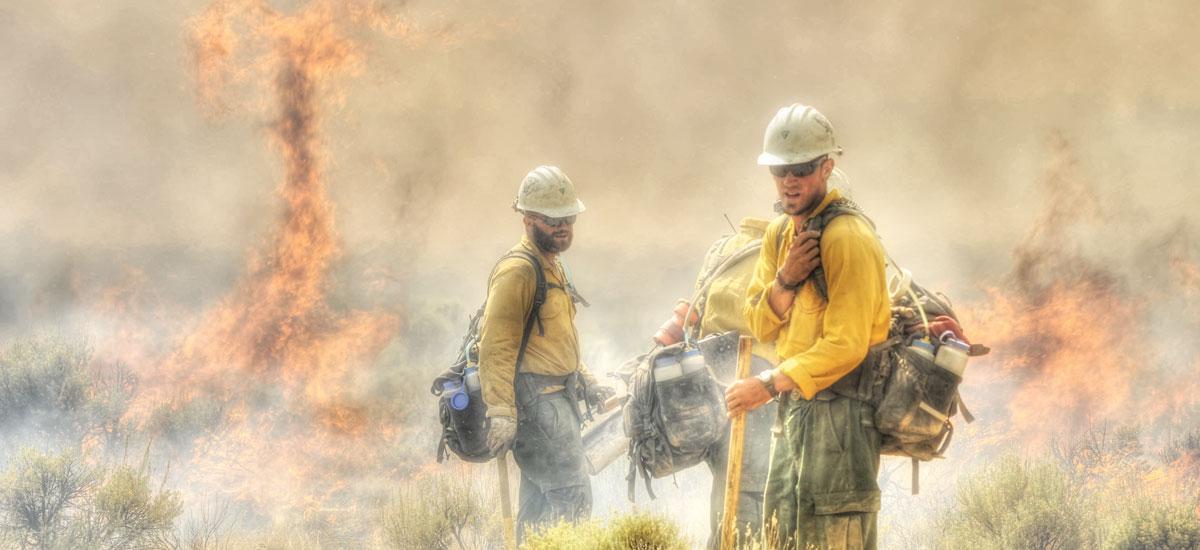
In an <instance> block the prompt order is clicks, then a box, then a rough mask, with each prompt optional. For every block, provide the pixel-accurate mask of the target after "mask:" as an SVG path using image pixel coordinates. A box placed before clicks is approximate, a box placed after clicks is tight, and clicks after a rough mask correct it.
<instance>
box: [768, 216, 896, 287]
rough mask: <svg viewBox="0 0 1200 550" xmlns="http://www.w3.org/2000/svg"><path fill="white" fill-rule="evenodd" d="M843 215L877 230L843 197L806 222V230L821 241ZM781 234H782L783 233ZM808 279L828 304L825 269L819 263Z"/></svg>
mask: <svg viewBox="0 0 1200 550" xmlns="http://www.w3.org/2000/svg"><path fill="white" fill-rule="evenodd" d="M843 215H851V216H858V217H859V218H860V219H862V220H864V221H866V222H867V225H870V226H871V229H872V230H874V229H875V222H872V221H871V219H870V218H868V217H867V215H866V214H864V213H863V211H862V209H861V208H859V207H858V205H857V204H855V203H854V201H852V200H850V199H847V198H844V197H843V198H839V199H837V200H835V201H832V202H830V203H829V204H827V205H826V206H825V209H824V210H822V211H821V213H820V214H818V215H816V216H813V217H811V218H809V219H808V221H806V222H804V230H805V231H816V232H817V233H818V234H819V235H818V237H817V239H818V241H819V240H820V238H821V237H823V236H825V228H826V227H828V226H829V222H832V221H833V219H834V218H836V217H838V216H843ZM780 233H781V234H782V231H781V232H780ZM780 241H782V237H781V238H780ZM776 246H778V245H776ZM808 279H809V280H811V281H812V282H813V285H814V286H816V288H817V293H819V294H820V295H821V298H822V299H824V300H825V301H827V302H828V301H829V281H827V280H825V267H824V266H822V265H821V264H820V263H817V267H816V269H813V271H812V273H809V274H808Z"/></svg>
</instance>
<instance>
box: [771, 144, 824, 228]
mask: <svg viewBox="0 0 1200 550" xmlns="http://www.w3.org/2000/svg"><path fill="white" fill-rule="evenodd" d="M832 172H833V159H830V158H828V157H823V158H820V159H817V160H815V161H813V162H812V163H808V164H807V165H805V164H799V165H790V166H772V167H771V177H772V178H773V179H774V180H775V189H776V190H777V191H778V192H779V201H780V203H782V205H783V212H784V213H785V214H787V215H789V216H803V215H806V214H809V213H811V212H812V211H813V210H814V209H816V207H817V206H818V205H819V204H821V201H822V200H824V199H825V193H826V191H827V189H826V187H825V184H826V182H828V181H829V174H830V173H832ZM777 174H783V175H782V176H780V175H777ZM797 174H806V175H803V176H801V175H797Z"/></svg>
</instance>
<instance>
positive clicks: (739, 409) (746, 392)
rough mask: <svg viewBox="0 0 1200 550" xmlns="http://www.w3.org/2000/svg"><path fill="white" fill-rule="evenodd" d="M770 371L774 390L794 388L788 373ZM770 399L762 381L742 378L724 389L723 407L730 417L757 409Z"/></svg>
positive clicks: (794, 385) (790, 389)
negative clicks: (772, 374)
mask: <svg viewBox="0 0 1200 550" xmlns="http://www.w3.org/2000/svg"><path fill="white" fill-rule="evenodd" d="M772 372H774V373H775V376H774V378H773V379H772V382H773V384H774V385H775V391H776V392H778V393H783V392H788V391H792V390H794V389H796V383H795V382H793V381H792V379H791V378H790V377H789V376H788V375H786V374H783V373H781V372H779V371H778V370H774V371H772ZM770 400H771V394H770V392H768V391H767V388H764V387H763V384H762V382H760V381H758V380H757V379H755V378H743V379H741V380H738V381H737V382H734V383H733V384H732V385H731V386H729V389H727V390H725V408H726V409H727V410H728V411H729V416H730V417H731V418H732V417H733V416H734V415H737V414H741V413H744V412H747V411H752V410H754V409H757V408H759V407H761V406H763V405H765V404H766V403H767V402H768V401H770Z"/></svg>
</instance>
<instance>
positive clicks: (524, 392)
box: [479, 166, 612, 543]
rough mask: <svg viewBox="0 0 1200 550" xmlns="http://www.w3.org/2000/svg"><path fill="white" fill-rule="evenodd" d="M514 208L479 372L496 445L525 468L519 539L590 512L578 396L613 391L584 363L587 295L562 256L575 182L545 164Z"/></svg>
mask: <svg viewBox="0 0 1200 550" xmlns="http://www.w3.org/2000/svg"><path fill="white" fill-rule="evenodd" d="M513 209H514V210H515V211H516V212H517V213H519V214H521V215H522V222H523V224H524V229H525V231H524V236H523V237H522V238H521V240H520V242H518V243H517V245H516V246H514V247H513V248H512V249H511V250H510V251H509V253H508V254H506V255H505V256H504V258H502V259H501V260H500V262H499V263H498V264H497V265H496V268H495V270H494V271H493V273H492V276H491V279H490V281H489V284H488V299H487V305H486V307H485V309H484V317H483V328H482V329H481V339H480V345H479V374H480V382H481V385H482V391H483V400H484V402H485V403H486V404H487V415H488V418H489V423H490V428H489V432H488V446H489V448H490V449H491V450H492V452H493V453H496V454H497V455H501V454H502V453H503V452H504V451H505V450H506V449H508V448H510V447H511V449H512V452H513V456H514V458H515V459H516V462H517V466H518V467H519V468H520V470H521V487H520V491H519V505H518V512H517V538H518V543H519V541H520V539H522V538H523V537H524V536H525V535H526V534H527V533H528V531H529V530H530V529H531V528H535V527H538V526H543V525H547V524H552V523H555V522H557V521H559V520H563V519H565V520H568V521H577V520H580V519H586V518H587V517H588V516H589V514H590V512H591V505H592V492H591V486H590V483H589V479H588V474H587V470H586V463H585V459H584V454H583V444H582V441H581V439H580V424H581V422H582V412H581V410H580V406H579V400H580V399H581V398H586V399H587V401H589V402H592V403H599V402H603V400H604V399H606V398H607V397H608V396H610V395H611V394H612V390H611V389H610V388H608V387H605V386H601V385H600V384H598V383H597V382H596V381H595V380H594V379H593V378H592V377H591V376H590V375H589V374H588V373H587V371H586V368H585V367H584V365H583V363H582V362H581V361H580V355H579V335H578V332H577V331H576V329H575V304H576V302H577V301H581V300H582V299H581V298H580V297H579V295H578V293H577V292H575V287H574V286H573V285H572V283H571V280H570V279H569V277H568V272H567V270H566V269H565V268H564V267H563V264H562V262H561V260H560V258H559V256H560V254H561V253H563V252H565V251H566V250H567V249H568V248H570V246H571V242H572V239H573V238H574V227H575V220H576V217H577V216H578V215H579V214H580V213H581V212H583V210H584V206H583V202H581V201H580V200H579V199H578V198H577V197H576V193H575V186H574V184H572V183H571V180H570V179H568V178H567V175H566V174H564V173H563V172H562V170H559V169H558V168H557V167H554V166H539V167H537V168H535V169H533V171H531V172H529V174H528V175H526V176H525V179H524V180H523V181H522V182H521V186H520V189H519V190H518V192H517V199H516V201H515V203H514V205H513ZM535 269H536V270H540V271H541V276H540V277H539V275H538V272H537V271H535ZM539 283H541V284H540V285H539ZM539 286H540V287H541V288H539ZM539 301H540V302H541V303H537V302H539ZM505 498H507V495H506V496H505Z"/></svg>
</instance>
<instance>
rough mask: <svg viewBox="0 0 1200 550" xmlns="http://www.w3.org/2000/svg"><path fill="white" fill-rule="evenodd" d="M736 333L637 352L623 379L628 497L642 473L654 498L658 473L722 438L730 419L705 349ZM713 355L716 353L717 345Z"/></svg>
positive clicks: (686, 463)
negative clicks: (639, 354)
mask: <svg viewBox="0 0 1200 550" xmlns="http://www.w3.org/2000/svg"><path fill="white" fill-rule="evenodd" d="M730 335H732V336H733V342H734V346H735V352H734V354H733V355H734V356H736V343H737V333H736V332H732V331H731V332H728V333H726V334H722V335H714V336H710V337H709V338H706V339H705V340H703V341H701V342H698V343H697V344H696V345H695V346H687V345H686V344H685V343H683V342H680V343H678V344H675V345H671V346H667V347H659V348H656V349H655V350H654V351H652V352H650V353H649V354H646V355H644V356H642V357H639V358H638V359H637V360H636V366H635V367H634V368H633V372H632V374H631V375H630V376H629V378H628V380H627V381H626V384H627V385H628V387H629V401H628V402H626V403H625V411H624V427H625V435H626V437H628V438H629V474H628V476H626V478H625V479H626V481H627V482H628V487H629V500H630V501H632V500H634V490H635V487H636V483H637V478H638V476H639V475H640V476H641V478H642V479H643V481H644V482H645V486H646V492H647V493H649V495H650V498H655V496H654V490H653V489H651V487H650V480H651V479H652V478H655V479H657V478H661V477H664V476H667V475H670V474H674V473H675V472H678V471H680V470H683V469H685V468H688V467H691V466H694V465H696V464H698V463H700V462H701V461H703V460H704V459H705V457H706V456H707V455H708V453H709V452H711V447H712V446H713V444H714V443H716V442H717V441H720V439H721V437H723V435H724V433H725V429H726V426H727V425H728V420H727V418H726V416H725V397H724V395H723V393H722V390H721V387H720V385H719V384H718V383H717V381H716V379H715V378H714V376H713V372H712V370H713V367H712V366H710V364H709V363H710V361H711V360H710V359H709V357H708V356H707V355H706V354H705V353H704V350H705V349H708V348H712V347H713V346H715V345H717V342H718V340H719V339H721V338H722V337H724V339H725V340H726V341H727V340H729V336H730ZM713 355H714V356H717V355H719V354H717V353H716V352H715V351H714V352H713Z"/></svg>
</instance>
